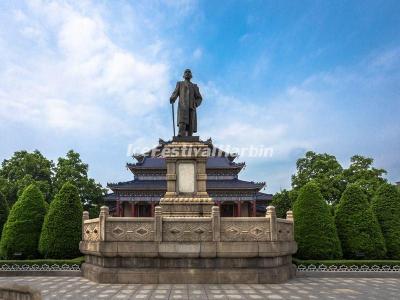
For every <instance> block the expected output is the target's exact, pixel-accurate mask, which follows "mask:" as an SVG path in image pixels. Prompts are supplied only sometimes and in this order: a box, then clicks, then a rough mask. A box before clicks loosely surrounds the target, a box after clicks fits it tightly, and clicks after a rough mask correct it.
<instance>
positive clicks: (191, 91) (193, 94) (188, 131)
mask: <svg viewBox="0 0 400 300" xmlns="http://www.w3.org/2000/svg"><path fill="white" fill-rule="evenodd" d="M183 78H184V79H185V80H183V81H178V82H177V83H176V88H175V90H174V91H173V93H172V95H171V98H170V99H169V101H170V102H171V103H174V102H175V101H176V99H177V98H178V96H179V105H178V119H177V120H178V122H177V123H178V124H177V126H178V127H179V133H178V136H186V135H187V136H192V135H193V133H194V132H197V116H196V108H197V107H199V106H200V104H201V101H202V100H203V98H202V97H201V95H200V90H199V87H198V86H197V84H194V83H192V82H190V79H192V71H190V70H189V69H186V70H185V72H184V73H183Z"/></svg>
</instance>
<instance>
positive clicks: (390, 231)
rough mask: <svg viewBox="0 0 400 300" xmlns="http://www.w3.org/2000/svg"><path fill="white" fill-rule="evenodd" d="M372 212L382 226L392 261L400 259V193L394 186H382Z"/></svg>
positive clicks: (373, 201)
mask: <svg viewBox="0 0 400 300" xmlns="http://www.w3.org/2000/svg"><path fill="white" fill-rule="evenodd" d="M372 210H373V211H374V213H375V216H376V217H377V219H378V222H379V225H380V226H381V230H382V234H383V238H384V239H385V244H386V249H387V253H386V256H387V257H388V258H390V259H400V192H399V191H398V190H397V188H396V187H395V186H394V185H392V184H382V185H381V186H380V187H379V188H378V190H377V192H376V194H375V196H374V198H373V200H372Z"/></svg>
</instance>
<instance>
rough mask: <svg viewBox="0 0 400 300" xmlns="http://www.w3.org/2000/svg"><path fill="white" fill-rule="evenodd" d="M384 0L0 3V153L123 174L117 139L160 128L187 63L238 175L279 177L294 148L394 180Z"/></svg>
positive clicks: (112, 177) (202, 119)
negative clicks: (74, 159) (255, 152)
mask: <svg viewBox="0 0 400 300" xmlns="http://www.w3.org/2000/svg"><path fill="white" fill-rule="evenodd" d="M399 15H400V3H399V2H398V1H155V2H153V1H130V2H128V1H108V2H107V1H73V2H68V1H62V2H61V1H60V2H57V1H55V2H49V1H27V2H24V1H2V2H1V3H0V55H1V57H2V59H1V60H0V118H1V122H0V133H1V144H0V159H1V160H2V159H4V158H8V157H10V156H11V155H12V153H13V152H14V151H16V150H21V149H27V150H34V149H39V150H40V151H42V153H43V154H44V155H46V156H47V157H49V158H51V159H56V158H57V157H59V156H62V155H64V154H65V153H66V152H67V151H68V150H69V149H74V150H76V151H78V152H79V153H81V155H82V158H83V160H84V161H85V162H87V163H89V166H90V170H89V171H90V175H91V176H92V177H94V178H95V179H96V180H98V181H99V182H101V183H102V184H105V183H107V182H117V181H124V180H130V179H131V177H132V176H131V174H130V173H129V172H128V171H127V170H126V169H125V163H126V162H132V159H131V158H130V157H129V156H127V149H128V146H129V145H130V144H132V145H133V146H134V147H136V148H142V147H151V146H153V145H155V144H156V143H157V141H158V138H159V137H161V138H163V139H169V138H170V137H171V135H172V128H171V119H170V118H171V116H170V107H169V103H168V98H169V95H170V93H171V91H172V89H173V87H174V85H175V82H176V81H177V80H180V79H181V76H182V71H183V70H184V69H185V68H187V67H189V68H191V69H192V71H193V74H194V78H193V81H194V82H196V83H198V84H199V86H200V89H201V92H202V94H203V98H204V102H203V104H202V106H201V108H200V109H199V134H200V136H201V137H202V138H203V139H206V138H208V137H212V138H213V141H214V142H215V143H216V144H219V145H230V146H231V147H245V146H249V145H254V146H260V145H263V146H265V147H271V148H273V150H274V152H273V155H272V157H264V158H250V157H245V156H242V157H240V158H239V161H246V163H247V167H246V169H245V170H244V171H243V175H242V178H243V179H246V180H254V181H266V182H267V184H268V187H267V189H266V191H268V192H276V191H278V190H279V189H281V188H287V187H289V186H290V176H291V174H293V173H294V171H295V162H296V159H297V158H299V157H300V156H302V155H303V154H304V153H305V152H306V151H307V150H314V151H317V152H327V153H331V154H334V155H336V157H337V158H338V159H339V160H340V162H341V163H342V164H343V166H344V167H346V166H347V165H348V164H349V158H350V157H351V156H352V155H353V154H361V155H366V156H370V157H373V158H374V159H375V166H377V167H382V168H385V169H386V170H388V179H389V180H390V181H400V159H399V153H400V122H399V116H400V84H399V82H400V31H399V30H398V28H400V18H399Z"/></svg>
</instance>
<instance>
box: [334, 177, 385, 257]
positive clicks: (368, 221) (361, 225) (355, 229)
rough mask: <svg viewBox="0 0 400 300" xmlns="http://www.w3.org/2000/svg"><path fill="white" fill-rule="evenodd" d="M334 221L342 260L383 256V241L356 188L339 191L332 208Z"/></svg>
mask: <svg viewBox="0 0 400 300" xmlns="http://www.w3.org/2000/svg"><path fill="white" fill-rule="evenodd" d="M335 222H336V227H337V231H338V234H339V239H340V241H341V244H342V249H343V256H344V257H345V258H348V259H354V258H356V259H357V258H365V259H379V258H384V257H385V253H386V248H385V242H384V239H383V236H382V232H381V229H380V227H379V224H378V220H377V219H376V216H375V215H374V213H373V211H372V208H371V206H370V204H369V202H368V200H367V196H366V194H365V193H364V191H363V189H362V188H361V187H360V186H359V185H357V184H349V185H348V186H347V188H346V190H345V191H344V192H343V195H342V197H341V199H340V202H339V204H338V205H337V207H336V213H335Z"/></svg>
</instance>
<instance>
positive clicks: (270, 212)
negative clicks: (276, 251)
mask: <svg viewBox="0 0 400 300" xmlns="http://www.w3.org/2000/svg"><path fill="white" fill-rule="evenodd" d="M265 216H266V217H267V218H269V222H270V226H269V230H270V234H271V242H275V241H277V240H278V224H277V220H276V212H275V207H273V206H268V207H267V213H266V215H265Z"/></svg>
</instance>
